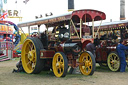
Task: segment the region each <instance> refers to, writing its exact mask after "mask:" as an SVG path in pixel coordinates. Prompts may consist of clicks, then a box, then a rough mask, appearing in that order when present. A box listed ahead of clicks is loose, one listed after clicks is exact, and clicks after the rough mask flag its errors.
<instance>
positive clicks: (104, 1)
mask: <svg viewBox="0 0 128 85" xmlns="http://www.w3.org/2000/svg"><path fill="white" fill-rule="evenodd" d="M15 1H16V0H8V3H7V4H6V5H4V9H12V10H14V9H17V10H21V16H22V17H23V19H22V21H30V20H34V19H35V16H39V15H40V14H42V15H43V17H45V13H50V12H52V13H53V15H59V14H63V13H66V12H68V0H29V2H28V3H27V4H24V3H22V2H23V0H17V4H16V3H15ZM74 5H75V6H74V7H75V10H77V9H95V10H99V11H102V12H104V13H106V20H105V21H106V22H109V21H110V19H112V21H118V20H119V19H120V0H74ZM125 17H126V19H127V20H128V0H125ZM13 20H14V19H13ZM15 20H16V19H15ZM15 20H14V22H15ZM17 20H18V19H17ZM16 23H17V22H16Z"/></svg>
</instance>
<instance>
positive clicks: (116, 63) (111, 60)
mask: <svg viewBox="0 0 128 85" xmlns="http://www.w3.org/2000/svg"><path fill="white" fill-rule="evenodd" d="M107 63H108V67H109V69H110V70H111V71H119V69H120V58H119V56H118V54H117V52H111V53H110V54H109V55H108V58H107Z"/></svg>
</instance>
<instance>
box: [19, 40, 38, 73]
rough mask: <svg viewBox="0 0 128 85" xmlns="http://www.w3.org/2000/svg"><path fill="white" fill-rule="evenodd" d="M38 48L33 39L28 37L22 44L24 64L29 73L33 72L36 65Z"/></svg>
mask: <svg viewBox="0 0 128 85" xmlns="http://www.w3.org/2000/svg"><path fill="white" fill-rule="evenodd" d="M36 58H37V56H36V48H35V45H34V43H33V42H32V40H30V39H27V40H26V41H25V42H24V44H23V46H22V53H21V59H22V65H23V68H24V70H25V71H26V72H27V73H32V72H33V71H34V69H35V66H36Z"/></svg>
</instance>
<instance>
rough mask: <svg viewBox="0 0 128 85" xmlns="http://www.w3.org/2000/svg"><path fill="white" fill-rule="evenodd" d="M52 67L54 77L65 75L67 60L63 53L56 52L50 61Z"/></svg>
mask: <svg viewBox="0 0 128 85" xmlns="http://www.w3.org/2000/svg"><path fill="white" fill-rule="evenodd" d="M52 68H53V72H54V75H55V76H56V77H65V76H66V74H67V70H68V60H67V57H66V55H65V54H64V53H62V52H57V53H56V54H55V55H54V57H53V61H52Z"/></svg>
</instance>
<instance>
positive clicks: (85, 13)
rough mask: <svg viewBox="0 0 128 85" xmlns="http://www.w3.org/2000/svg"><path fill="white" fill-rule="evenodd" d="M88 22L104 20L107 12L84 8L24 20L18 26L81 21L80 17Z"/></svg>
mask: <svg viewBox="0 0 128 85" xmlns="http://www.w3.org/2000/svg"><path fill="white" fill-rule="evenodd" d="M85 17H86V22H90V21H92V20H93V19H94V21H98V20H104V19H106V15H105V13H103V12H101V11H97V10H91V9H83V10H76V11H72V12H68V13H66V14H62V15H59V16H50V17H46V18H40V19H36V20H33V21H28V22H22V23H19V24H18V27H25V26H32V25H41V24H55V23H58V22H65V21H69V20H70V19H73V21H75V22H79V21H80V19H82V20H83V21H85Z"/></svg>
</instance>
